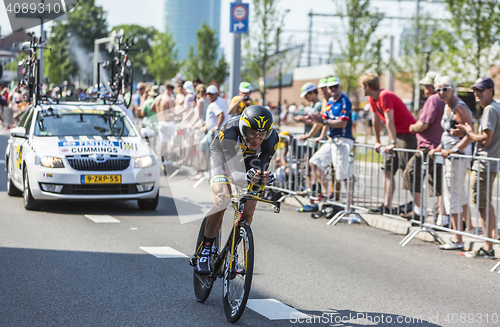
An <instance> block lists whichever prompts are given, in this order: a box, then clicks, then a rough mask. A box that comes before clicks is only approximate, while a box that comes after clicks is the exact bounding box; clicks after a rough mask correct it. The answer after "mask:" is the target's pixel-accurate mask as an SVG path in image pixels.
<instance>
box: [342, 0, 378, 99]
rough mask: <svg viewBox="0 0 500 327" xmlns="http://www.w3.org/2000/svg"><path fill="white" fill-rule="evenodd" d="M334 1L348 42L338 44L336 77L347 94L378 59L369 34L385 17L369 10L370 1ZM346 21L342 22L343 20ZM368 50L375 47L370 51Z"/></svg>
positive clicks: (375, 44)
mask: <svg viewBox="0 0 500 327" xmlns="http://www.w3.org/2000/svg"><path fill="white" fill-rule="evenodd" d="M334 1H335V0H334ZM336 2H337V14H338V15H339V16H340V17H341V18H342V21H343V22H345V21H347V25H344V30H345V32H346V34H347V42H346V43H345V44H341V45H340V48H341V52H342V57H341V58H342V61H341V62H337V65H336V67H337V71H338V75H339V77H340V79H341V81H342V86H343V87H344V90H345V92H346V93H347V94H349V93H350V92H351V91H353V90H354V89H355V88H356V87H357V86H358V78H359V76H361V75H362V74H363V73H364V72H365V71H366V70H367V69H368V68H370V67H371V66H373V64H374V59H375V62H376V61H377V60H379V59H378V58H374V57H373V55H371V53H373V52H374V53H376V47H377V43H376V42H375V43H372V42H373V41H372V35H373V33H374V32H375V30H376V29H377V27H378V24H379V23H380V21H381V20H382V19H383V17H384V14H382V13H379V12H377V11H376V10H375V11H374V9H373V8H370V0H345V1H342V2H340V1H336ZM344 18H345V19H344ZM370 48H372V49H373V48H375V51H371V50H370Z"/></svg>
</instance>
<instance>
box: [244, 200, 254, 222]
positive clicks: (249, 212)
mask: <svg viewBox="0 0 500 327" xmlns="http://www.w3.org/2000/svg"><path fill="white" fill-rule="evenodd" d="M256 206H257V201H255V200H247V202H246V203H245V208H244V209H243V217H245V221H246V222H247V223H248V224H249V225H251V224H252V220H253V213H254V212H255V207H256Z"/></svg>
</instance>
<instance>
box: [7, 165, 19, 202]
mask: <svg viewBox="0 0 500 327" xmlns="http://www.w3.org/2000/svg"><path fill="white" fill-rule="evenodd" d="M5 167H6V169H5V171H6V172H7V176H6V180H7V194H8V195H10V196H20V195H21V194H22V192H21V191H19V190H18V188H17V187H16V186H15V185H14V183H12V179H11V175H10V169H9V159H7V160H5Z"/></svg>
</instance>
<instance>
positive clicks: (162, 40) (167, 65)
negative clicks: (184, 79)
mask: <svg viewBox="0 0 500 327" xmlns="http://www.w3.org/2000/svg"><path fill="white" fill-rule="evenodd" d="M175 43H176V42H175V40H174V36H173V35H172V34H171V33H169V31H168V29H167V32H165V33H160V32H157V33H156V35H155V37H154V41H153V46H152V47H151V53H150V54H149V55H146V57H145V61H146V66H147V68H148V73H149V74H151V75H152V76H154V78H155V79H156V81H157V83H158V84H161V83H163V82H164V81H165V80H167V79H171V78H173V77H174V76H175V74H177V73H178V72H179V69H180V68H181V64H182V63H181V62H179V61H178V60H177V50H175V49H174V48H175Z"/></svg>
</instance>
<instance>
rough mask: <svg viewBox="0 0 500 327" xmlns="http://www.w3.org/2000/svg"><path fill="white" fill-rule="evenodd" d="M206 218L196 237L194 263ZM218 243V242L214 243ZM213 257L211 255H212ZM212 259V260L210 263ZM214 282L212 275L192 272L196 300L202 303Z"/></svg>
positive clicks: (200, 246) (201, 245)
mask: <svg viewBox="0 0 500 327" xmlns="http://www.w3.org/2000/svg"><path fill="white" fill-rule="evenodd" d="M206 220H207V219H206V218H204V219H203V222H202V223H201V226H200V231H199V232H198V239H197V240H196V248H195V250H194V253H195V255H194V257H193V260H194V262H193V264H194V265H196V260H197V259H198V257H199V255H200V252H201V250H202V248H203V244H202V243H203V235H204V233H205V222H206ZM216 245H218V244H216ZM212 258H213V257H212ZM213 263H214V261H213V260H212V264H213ZM213 283H214V277H209V276H201V275H199V274H197V273H196V271H194V272H193V286H194V295H195V297H196V301H198V302H200V303H203V302H205V301H206V300H207V299H208V296H209V295H210V292H211V291H212V286H213Z"/></svg>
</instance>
